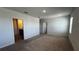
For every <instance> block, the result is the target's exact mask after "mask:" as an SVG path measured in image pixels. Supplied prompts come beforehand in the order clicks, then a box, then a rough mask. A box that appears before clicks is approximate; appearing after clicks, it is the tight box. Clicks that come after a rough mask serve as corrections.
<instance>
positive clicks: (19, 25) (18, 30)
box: [13, 18, 24, 42]
mask: <svg viewBox="0 0 79 59" xmlns="http://www.w3.org/2000/svg"><path fill="white" fill-rule="evenodd" d="M13 27H14V37H15V42H18V41H20V40H23V39H24V33H23V20H21V19H16V18H13Z"/></svg>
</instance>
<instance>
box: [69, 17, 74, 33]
mask: <svg viewBox="0 0 79 59" xmlns="http://www.w3.org/2000/svg"><path fill="white" fill-rule="evenodd" d="M72 24H73V17H71V18H70V28H69V33H70V34H71V33H72Z"/></svg>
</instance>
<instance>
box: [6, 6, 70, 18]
mask: <svg viewBox="0 0 79 59" xmlns="http://www.w3.org/2000/svg"><path fill="white" fill-rule="evenodd" d="M6 8H8V9H11V10H15V11H18V12H21V13H24V12H28V14H29V15H31V16H34V17H39V18H51V17H59V16H66V15H70V13H71V11H72V8H71V7H6ZM43 10H46V13H43V12H42V11H43Z"/></svg>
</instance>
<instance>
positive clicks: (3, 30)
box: [0, 8, 39, 48]
mask: <svg viewBox="0 0 79 59" xmlns="http://www.w3.org/2000/svg"><path fill="white" fill-rule="evenodd" d="M14 17H16V18H18V19H23V21H24V39H28V38H31V37H33V36H35V35H38V34H39V19H38V18H35V17H32V16H29V15H26V14H22V13H19V12H16V11H12V10H8V9H5V8H0V48H2V47H5V46H8V45H11V44H14V43H15V40H14V30H13V22H12V18H14Z"/></svg>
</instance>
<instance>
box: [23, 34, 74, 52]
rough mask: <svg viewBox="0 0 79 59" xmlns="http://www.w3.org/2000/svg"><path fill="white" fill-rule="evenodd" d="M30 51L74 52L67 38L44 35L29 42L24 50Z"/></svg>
mask: <svg viewBox="0 0 79 59" xmlns="http://www.w3.org/2000/svg"><path fill="white" fill-rule="evenodd" d="M25 49H26V50H29V51H72V50H73V49H72V46H71V44H70V42H69V40H68V39H67V38H65V37H55V36H49V35H43V36H41V37H40V38H38V39H36V40H33V41H31V42H28V43H27V44H26V45H25V47H24V49H22V50H25Z"/></svg>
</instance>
